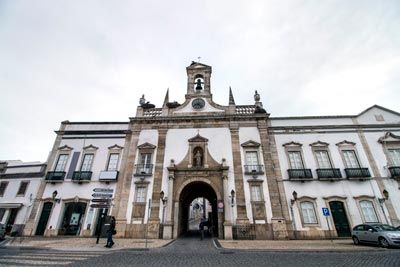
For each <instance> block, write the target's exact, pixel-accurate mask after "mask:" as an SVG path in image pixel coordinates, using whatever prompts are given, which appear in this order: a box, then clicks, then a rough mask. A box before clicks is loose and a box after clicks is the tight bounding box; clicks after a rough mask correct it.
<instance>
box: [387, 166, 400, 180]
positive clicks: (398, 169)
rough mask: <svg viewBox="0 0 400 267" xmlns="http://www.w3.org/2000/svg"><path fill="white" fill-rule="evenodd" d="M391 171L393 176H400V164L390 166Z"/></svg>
mask: <svg viewBox="0 0 400 267" xmlns="http://www.w3.org/2000/svg"><path fill="white" fill-rule="evenodd" d="M389 171H390V175H391V177H392V178H400V166H392V167H389Z"/></svg>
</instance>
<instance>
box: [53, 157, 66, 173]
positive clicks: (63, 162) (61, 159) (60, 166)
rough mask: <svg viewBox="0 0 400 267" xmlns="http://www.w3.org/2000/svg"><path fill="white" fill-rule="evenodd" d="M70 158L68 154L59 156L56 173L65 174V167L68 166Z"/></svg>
mask: <svg viewBox="0 0 400 267" xmlns="http://www.w3.org/2000/svg"><path fill="white" fill-rule="evenodd" d="M68 156H69V155H66V154H60V155H59V156H58V160H57V164H56V167H55V169H54V171H56V172H63V171H64V170H65V166H66V165H67V160H68Z"/></svg>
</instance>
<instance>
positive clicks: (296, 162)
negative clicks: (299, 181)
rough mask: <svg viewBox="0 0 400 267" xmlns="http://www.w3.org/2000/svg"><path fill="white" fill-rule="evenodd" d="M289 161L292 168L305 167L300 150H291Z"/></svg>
mask: <svg viewBox="0 0 400 267" xmlns="http://www.w3.org/2000/svg"><path fill="white" fill-rule="evenodd" d="M288 153H289V161H290V166H291V168H292V169H304V165H303V159H302V157H301V152H300V151H289V152H288Z"/></svg>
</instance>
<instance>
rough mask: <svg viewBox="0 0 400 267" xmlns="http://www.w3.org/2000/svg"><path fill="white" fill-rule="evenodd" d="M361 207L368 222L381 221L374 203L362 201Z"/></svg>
mask: <svg viewBox="0 0 400 267" xmlns="http://www.w3.org/2000/svg"><path fill="white" fill-rule="evenodd" d="M360 207H361V211H362V213H363V215H364V219H365V222H366V223H372V222H379V221H378V217H377V216H376V212H375V209H374V204H373V203H372V202H371V201H369V200H362V201H360Z"/></svg>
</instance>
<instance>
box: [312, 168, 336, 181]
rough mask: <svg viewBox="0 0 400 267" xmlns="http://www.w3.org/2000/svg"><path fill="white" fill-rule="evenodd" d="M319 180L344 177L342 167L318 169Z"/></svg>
mask: <svg viewBox="0 0 400 267" xmlns="http://www.w3.org/2000/svg"><path fill="white" fill-rule="evenodd" d="M317 175H318V179H319V180H339V179H340V178H342V173H341V172H340V169H331V168H329V169H317Z"/></svg>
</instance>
